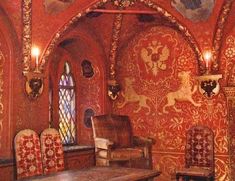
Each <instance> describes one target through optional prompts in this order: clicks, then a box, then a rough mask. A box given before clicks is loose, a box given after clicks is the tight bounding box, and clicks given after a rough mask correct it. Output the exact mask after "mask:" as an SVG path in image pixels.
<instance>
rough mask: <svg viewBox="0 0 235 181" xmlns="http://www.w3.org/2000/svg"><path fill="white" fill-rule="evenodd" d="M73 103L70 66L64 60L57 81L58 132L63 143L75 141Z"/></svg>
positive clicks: (72, 83) (72, 81) (73, 86)
mask: <svg viewBox="0 0 235 181" xmlns="http://www.w3.org/2000/svg"><path fill="white" fill-rule="evenodd" d="M75 105H76V100H75V83H74V80H73V77H72V74H71V69H70V66H69V64H68V63H67V62H65V64H64V72H63V73H62V75H61V77H60V81H59V132H60V136H61V139H62V142H63V144H65V145H70V144H74V143H76V106H75Z"/></svg>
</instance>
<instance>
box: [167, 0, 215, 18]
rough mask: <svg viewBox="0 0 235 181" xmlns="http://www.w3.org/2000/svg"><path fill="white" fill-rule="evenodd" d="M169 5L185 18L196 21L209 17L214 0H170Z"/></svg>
mask: <svg viewBox="0 0 235 181" xmlns="http://www.w3.org/2000/svg"><path fill="white" fill-rule="evenodd" d="M171 5H172V6H173V7H174V8H176V9H177V11H178V12H179V13H180V14H181V15H183V16H184V17H185V18H188V19H190V20H191V21H194V22H198V21H205V20H207V19H208V18H209V16H210V15H211V13H212V10H213V8H214V5H215V0H172V1H171Z"/></svg>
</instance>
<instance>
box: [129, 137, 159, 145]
mask: <svg viewBox="0 0 235 181" xmlns="http://www.w3.org/2000/svg"><path fill="white" fill-rule="evenodd" d="M155 143H156V141H155V139H153V138H149V137H142V136H133V144H134V145H135V146H151V145H154V144H155Z"/></svg>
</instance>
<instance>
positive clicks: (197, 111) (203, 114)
mask: <svg viewBox="0 0 235 181" xmlns="http://www.w3.org/2000/svg"><path fill="white" fill-rule="evenodd" d="M153 39H154V40H156V41H160V42H161V44H162V45H166V46H167V47H168V48H169V52H170V54H169V58H168V60H169V61H168V60H167V61H165V63H166V70H161V71H158V74H157V76H154V75H153V74H150V73H148V72H147V71H146V69H145V65H144V62H143V60H142V58H141V50H142V49H143V48H146V47H147V46H148V43H151V41H152V40H153ZM122 55H123V56H121V57H120V60H119V61H120V63H119V64H118V65H119V69H118V72H117V74H118V75H119V76H120V77H119V80H120V83H121V86H122V88H123V89H122V90H123V91H125V90H129V91H130V90H131V89H127V87H126V86H127V85H129V84H126V78H128V79H132V80H133V81H132V84H131V87H132V88H133V90H134V91H135V93H136V95H138V96H140V95H141V97H143V98H146V102H144V103H146V104H140V101H136V102H135V101H132V100H134V99H127V97H128V96H127V95H129V94H126V93H123V96H120V97H119V98H118V99H117V101H115V102H114V106H113V108H114V113H117V114H127V115H129V116H130V118H131V120H132V126H133V128H134V133H135V134H136V135H142V136H144V135H148V136H150V137H153V138H155V139H156V142H157V144H156V145H154V146H153V152H154V154H153V160H154V163H156V164H154V166H155V168H157V169H160V170H161V171H162V172H163V173H162V176H161V177H160V180H163V181H165V180H166V181H169V180H170V179H171V178H172V177H173V175H174V170H176V169H178V168H180V167H184V149H185V148H184V145H185V140H186V136H185V133H186V131H187V130H188V129H189V128H190V127H191V126H193V125H196V124H202V125H205V126H206V125H207V126H209V127H210V128H211V129H212V130H213V132H214V134H215V153H216V154H215V158H216V159H218V155H217V154H219V155H222V156H224V157H226V156H228V142H227V138H226V128H227V121H226V120H227V112H226V110H225V109H224V107H226V101H225V98H224V95H223V94H222V93H219V94H218V95H217V96H216V97H215V98H214V99H213V100H206V99H205V98H204V97H203V96H202V95H201V94H200V93H199V92H198V90H197V89H196V90H195V92H194V93H193V94H192V99H193V100H194V101H195V102H196V103H198V104H199V103H200V106H195V105H193V104H192V103H191V102H190V101H185V100H183V101H176V102H175V104H174V106H175V107H176V108H177V110H180V111H176V110H175V109H174V108H173V106H169V107H167V108H166V111H168V113H164V112H163V106H164V105H166V103H167V94H168V93H170V92H176V91H177V90H178V89H179V87H180V86H181V85H182V82H181V79H180V78H179V77H178V74H179V73H180V72H181V73H183V72H190V74H189V75H190V77H189V78H190V84H191V85H192V89H193V87H194V86H196V85H197V80H195V78H194V76H195V75H196V73H197V69H196V66H195V62H196V59H197V57H196V55H195V53H194V51H193V50H192V48H191V46H190V45H189V44H188V42H187V41H186V40H185V39H184V37H183V36H181V34H179V33H178V32H177V31H175V30H174V29H171V28H169V27H165V26H156V27H150V28H148V29H146V30H144V31H143V32H141V33H139V34H138V36H136V37H134V38H133V40H132V41H131V42H129V44H128V46H127V47H126V49H125V50H123V54H122ZM124 55H125V56H124ZM192 89H191V90H192ZM135 97H137V96H135ZM125 100H129V102H128V101H127V103H126V104H125V106H120V104H122V103H123V102H124V101H125ZM138 100H140V99H138ZM140 105H142V107H141V109H138V108H139V107H140ZM143 105H148V106H149V108H150V111H149V108H148V106H143ZM163 158H164V159H163ZM163 160H164V161H163ZM166 160H167V161H166ZM222 161H224V160H223V159H222ZM216 167H217V168H216V169H217V170H219V169H220V170H222V171H221V172H216V177H217V178H223V177H224V176H225V177H226V176H227V175H228V172H227V170H224V169H225V168H224V166H222V165H220V164H217V165H216ZM218 167H219V168H218ZM169 168H170V171H169Z"/></svg>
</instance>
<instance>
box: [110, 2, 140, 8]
mask: <svg viewBox="0 0 235 181" xmlns="http://www.w3.org/2000/svg"><path fill="white" fill-rule="evenodd" d="M112 2H113V4H114V5H115V6H118V7H123V8H126V7H129V6H132V5H133V4H135V2H136V0H112Z"/></svg>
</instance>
